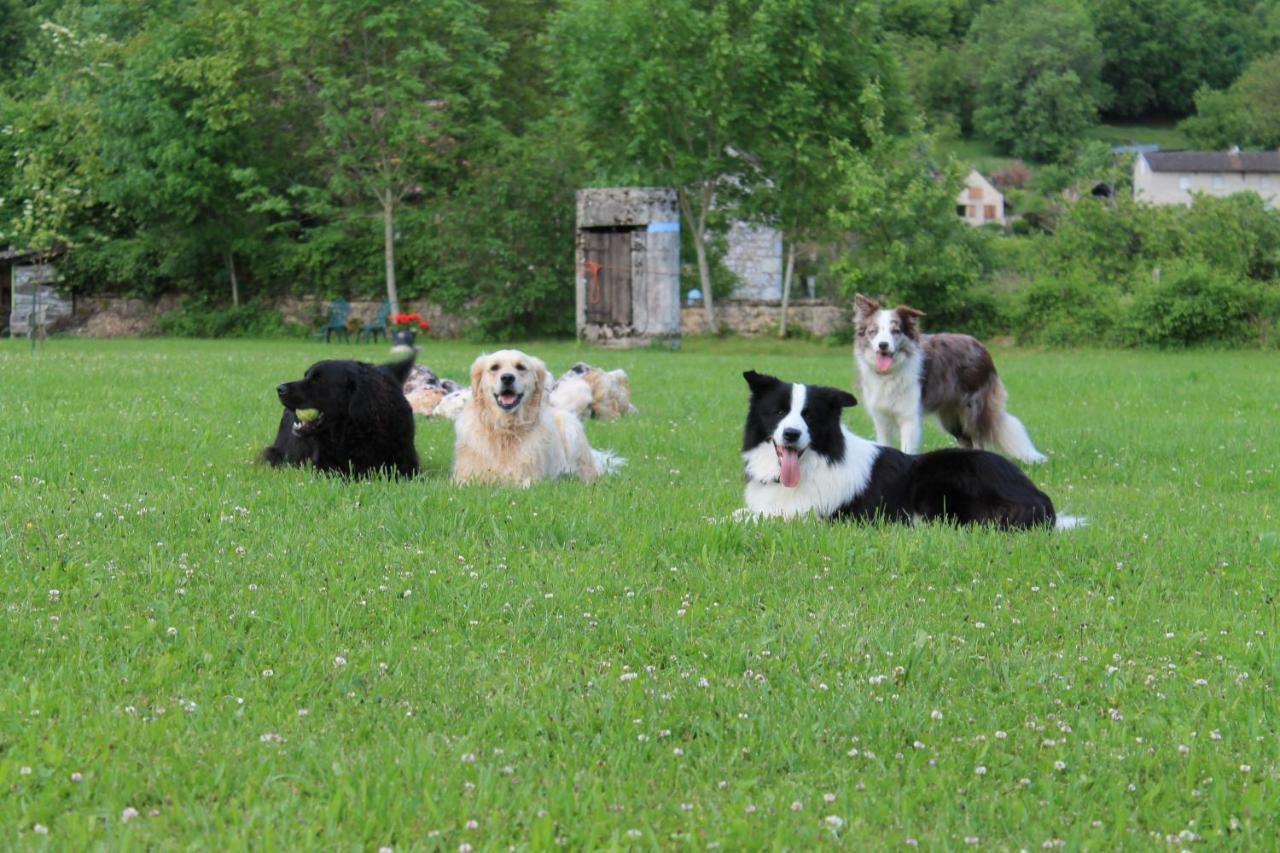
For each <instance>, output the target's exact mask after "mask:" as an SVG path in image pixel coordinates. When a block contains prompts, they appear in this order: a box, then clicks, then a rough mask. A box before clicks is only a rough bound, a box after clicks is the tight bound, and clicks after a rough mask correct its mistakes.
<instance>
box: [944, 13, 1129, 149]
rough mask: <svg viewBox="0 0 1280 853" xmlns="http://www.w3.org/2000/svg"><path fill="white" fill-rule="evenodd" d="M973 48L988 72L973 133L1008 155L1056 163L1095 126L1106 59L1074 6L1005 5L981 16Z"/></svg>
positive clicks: (972, 34) (973, 34) (982, 76)
mask: <svg viewBox="0 0 1280 853" xmlns="http://www.w3.org/2000/svg"><path fill="white" fill-rule="evenodd" d="M969 40H970V42H971V44H972V50H973V54H972V55H973V56H974V57H975V59H976V60H977V61H978V62H979V63H980V66H981V72H980V83H979V87H978V95H977V109H976V110H975V112H974V126H975V128H976V129H977V131H978V133H980V134H982V135H984V136H986V137H988V138H989V139H991V140H992V141H993V142H995V143H996V144H997V145H999V146H1001V147H1002V148H1003V149H1004V150H1005V151H1008V152H1010V153H1012V154H1015V155H1017V156H1019V157H1028V158H1031V159H1035V160H1053V159H1056V158H1058V157H1061V156H1062V155H1063V154H1065V153H1068V152H1069V151H1070V150H1071V149H1072V148H1073V147H1074V145H1075V143H1076V141H1077V140H1078V139H1079V138H1080V135H1081V134H1082V133H1083V132H1084V131H1085V130H1086V129H1088V128H1089V127H1090V126H1092V125H1093V124H1094V123H1095V121H1096V119H1097V113H1098V109H1099V108H1100V107H1101V106H1103V104H1104V103H1105V101H1106V89H1105V87H1104V86H1103V84H1102V80H1101V68H1102V53H1101V50H1100V49H1099V47H1098V43H1097V41H1096V39H1095V37H1094V33H1093V27H1092V25H1091V23H1090V21H1089V17H1088V15H1087V14H1086V13H1085V11H1084V10H1083V9H1082V8H1081V7H1080V6H1078V5H1076V3H1075V2H1074V0H1035V2H1025V0H1004V1H1003V2H1001V3H999V4H997V5H994V6H989V7H987V8H985V9H983V11H982V12H981V13H979V15H978V17H977V18H976V19H975V20H974V23H973V29H972V30H971V31H970V34H969Z"/></svg>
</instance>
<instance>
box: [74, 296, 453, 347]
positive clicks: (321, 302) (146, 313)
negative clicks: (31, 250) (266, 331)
mask: <svg viewBox="0 0 1280 853" xmlns="http://www.w3.org/2000/svg"><path fill="white" fill-rule="evenodd" d="M329 301H330V300H328V299H319V298H317V297H310V296H288V297H285V298H284V299H281V300H280V301H279V302H278V303H276V307H277V308H278V309H279V311H280V314H281V316H283V317H284V319H285V321H286V322H289V323H299V324H301V325H303V326H308V327H311V328H316V327H318V326H320V325H321V324H322V323H323V321H324V317H325V313H326V311H327V310H328V307H329ZM384 301H385V300H382V299H354V300H351V313H350V315H349V316H348V321H347V326H348V328H350V329H351V330H352V331H353V332H354V331H355V330H356V329H358V328H359V327H360V326H361V325H362V324H364V323H367V322H369V321H370V320H372V319H373V318H374V316H375V315H376V314H377V312H378V309H379V308H381V307H382V303H383V302H384ZM181 304H182V300H181V297H179V296H178V295H176V294H166V295H164V296H161V297H159V298H158V299H134V298H130V297H124V296H77V297H76V298H75V305H74V310H73V313H72V316H71V320H70V322H69V323H68V324H67V325H66V326H65V327H60V328H64V329H65V330H66V331H67V332H69V333H71V334H73V335H81V336H83V337H87V338H120V337H135V336H137V335H145V334H146V333H147V332H149V331H150V330H151V327H152V325H154V324H155V321H156V319H157V318H158V317H159V316H160V315H161V314H165V313H168V312H170V311H176V310H178V309H179V308H180V307H181ZM400 310H401V311H403V312H405V313H412V312H414V311H417V312H418V313H420V314H422V317H423V319H425V320H427V322H429V323H430V324H431V332H430V334H431V335H433V336H435V337H444V338H451V337H457V336H459V335H461V333H462V325H463V324H462V319H461V318H459V317H457V316H453V315H450V314H446V313H445V312H444V310H443V309H441V308H440V307H439V306H438V305H432V304H430V303H426V302H406V303H403V304H402V305H401V306H400Z"/></svg>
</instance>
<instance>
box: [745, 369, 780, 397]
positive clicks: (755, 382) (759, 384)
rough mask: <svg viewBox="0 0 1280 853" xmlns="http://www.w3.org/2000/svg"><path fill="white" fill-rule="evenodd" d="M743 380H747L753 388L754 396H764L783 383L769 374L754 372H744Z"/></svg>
mask: <svg viewBox="0 0 1280 853" xmlns="http://www.w3.org/2000/svg"><path fill="white" fill-rule="evenodd" d="M742 378H743V379H745V380H747V384H748V385H750V386H751V393H753V394H762V393H764V392H765V391H768V390H769V389H770V388H773V387H774V386H775V385H778V384H779V383H781V382H782V380H781V379H779V378H778V377H776V376H770V375H769V374H767V373H756V372H755V371H754V370H746V371H743V373H742Z"/></svg>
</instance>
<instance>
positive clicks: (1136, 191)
mask: <svg viewBox="0 0 1280 853" xmlns="http://www.w3.org/2000/svg"><path fill="white" fill-rule="evenodd" d="M1239 192H1255V193H1257V194H1258V195H1260V196H1262V201H1263V203H1265V204H1266V205H1267V207H1276V203H1277V197H1278V195H1280V151H1241V150H1240V149H1239V148H1232V149H1231V150H1230V151H1156V152H1151V153H1146V154H1139V155H1138V156H1137V157H1135V158H1134V160H1133V197H1134V198H1135V199H1136V200H1138V201H1146V202H1150V203H1151V204H1191V198H1192V194H1193V193H1204V194H1205V195H1212V196H1219V197H1223V196H1229V195H1231V194H1233V193H1239Z"/></svg>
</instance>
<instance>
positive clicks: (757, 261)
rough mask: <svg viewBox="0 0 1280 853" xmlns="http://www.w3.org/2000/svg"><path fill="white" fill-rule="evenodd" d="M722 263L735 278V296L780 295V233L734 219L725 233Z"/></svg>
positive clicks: (762, 297)
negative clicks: (736, 281) (725, 247)
mask: <svg viewBox="0 0 1280 853" xmlns="http://www.w3.org/2000/svg"><path fill="white" fill-rule="evenodd" d="M726 242H727V244H728V250H727V251H726V252H725V255H724V265H725V267H726V268H728V269H729V271H730V272H732V273H733V274H734V275H736V276H737V277H738V282H739V284H738V286H737V287H736V288H734V291H733V296H734V298H735V299H755V300H768V299H781V298H782V232H780V231H778V230H777V229H776V228H768V227H766V226H763V225H750V224H748V223H746V222H734V223H733V224H732V225H730V226H729V233H728V235H727V236H726Z"/></svg>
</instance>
